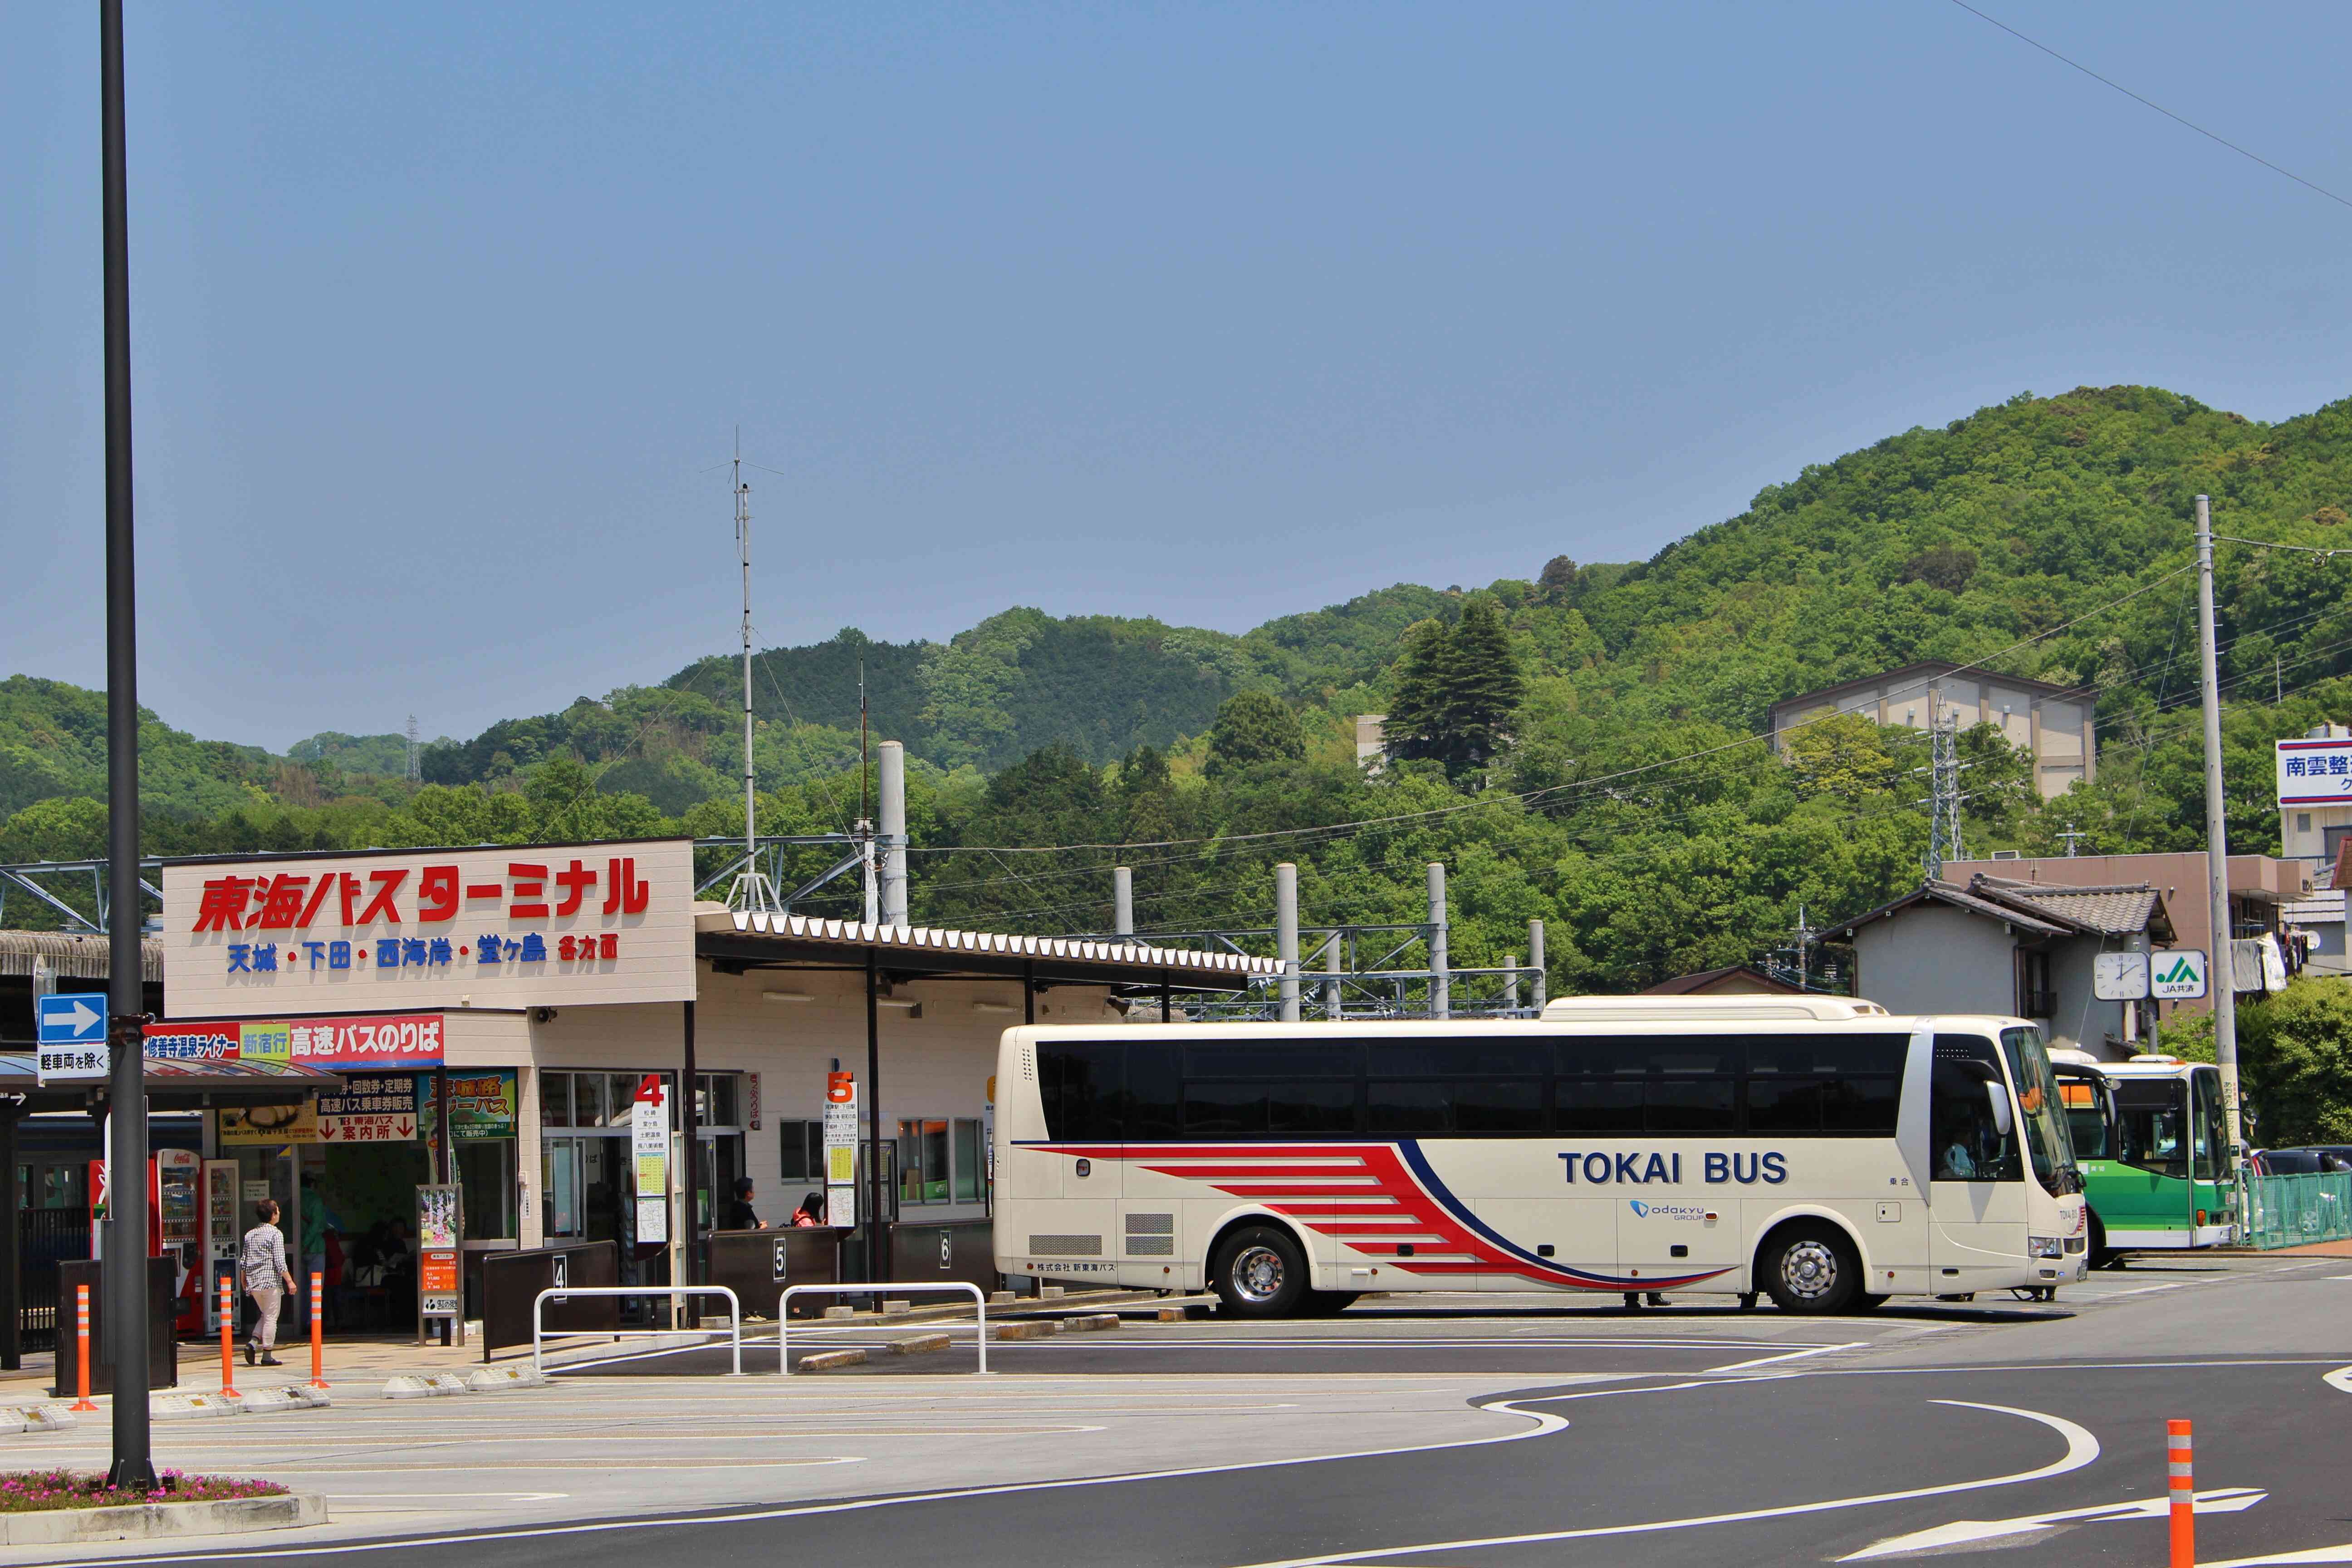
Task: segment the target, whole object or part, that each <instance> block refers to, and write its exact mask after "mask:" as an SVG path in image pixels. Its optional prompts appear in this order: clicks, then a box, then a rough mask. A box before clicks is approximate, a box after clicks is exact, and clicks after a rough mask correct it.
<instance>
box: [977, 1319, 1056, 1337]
mask: <svg viewBox="0 0 2352 1568" xmlns="http://www.w3.org/2000/svg"><path fill="white" fill-rule="evenodd" d="M1061 1331H1062V1325H1061V1324H1059V1323H1057V1322H1055V1321H1053V1320H1052V1319H1050V1318H1038V1319H1034V1320H1032V1321H1028V1322H1024V1323H999V1324H997V1325H996V1326H995V1327H994V1328H992V1329H991V1330H989V1331H988V1337H989V1338H990V1339H992V1340H1045V1339H1051V1338H1053V1337H1054V1336H1055V1334H1058V1333H1060V1332H1061Z"/></svg>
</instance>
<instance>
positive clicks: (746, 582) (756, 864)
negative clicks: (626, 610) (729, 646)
mask: <svg viewBox="0 0 2352 1568" xmlns="http://www.w3.org/2000/svg"><path fill="white" fill-rule="evenodd" d="M735 544H736V549H737V552H738V554H739V555H740V557H741V558H742V563H743V869H742V870H741V871H740V872H738V873H737V874H736V877H735V880H734V882H733V884H732V885H731V886H730V887H729V888H728V889H727V904H728V907H729V908H730V909H739V910H749V911H751V912H752V913H755V914H782V912H783V901H782V900H780V899H778V898H777V897H776V887H775V884H774V883H772V882H771V881H770V880H768V876H767V873H766V872H764V871H762V870H761V869H760V829H759V823H758V817H759V810H760V790H759V781H758V779H757V777H756V775H755V774H754V773H753V770H752V766H751V486H749V485H747V484H745V483H744V482H743V428H742V426H740V425H739V426H736V427H735Z"/></svg>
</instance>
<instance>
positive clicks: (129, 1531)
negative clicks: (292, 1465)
mask: <svg viewBox="0 0 2352 1568" xmlns="http://www.w3.org/2000/svg"><path fill="white" fill-rule="evenodd" d="M326 1522H327V1499H326V1495H325V1494H324V1493H322V1492H289V1493H288V1494H287V1495H285V1496H283V1497H251V1498H230V1499H227V1500H224V1501H220V1502H155V1503H132V1504H129V1505H127V1506H125V1507H121V1508H75V1509H57V1510H52V1511H50V1512H47V1513H12V1514H5V1515H0V1541H5V1543H6V1544H8V1545H10V1546H64V1545H68V1544H71V1543H73V1542H89V1541H152V1540H156V1539H159V1538H162V1537H164V1536H174V1535H230V1534H234V1533H236V1532H238V1531H250V1530H296V1529H299V1528H300V1527H301V1526H303V1525H306V1524H324V1523H326Z"/></svg>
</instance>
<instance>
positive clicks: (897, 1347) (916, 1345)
mask: <svg viewBox="0 0 2352 1568" xmlns="http://www.w3.org/2000/svg"><path fill="white" fill-rule="evenodd" d="M953 1343H955V1341H954V1339H953V1338H952V1337H951V1336H950V1335H947V1334H916V1335H914V1336H912V1337H911V1338H908V1339H903V1340H892V1341H891V1342H890V1353H891V1354H892V1355H932V1354H936V1353H937V1352H940V1351H943V1350H945V1349H947V1348H948V1347H949V1346H950V1345H951V1344H953Z"/></svg>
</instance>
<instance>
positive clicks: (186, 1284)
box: [154, 1149, 205, 1334]
mask: <svg viewBox="0 0 2352 1568" xmlns="http://www.w3.org/2000/svg"><path fill="white" fill-rule="evenodd" d="M204 1172H205V1162H204V1159H203V1157H202V1156H201V1155H198V1154H196V1153H194V1152H191V1151H189V1150H186V1149H158V1150H156V1151H155V1186H154V1191H155V1224H156V1230H157V1239H158V1241H159V1242H160V1244H161V1247H162V1251H163V1256H164V1257H166V1258H171V1259H172V1260H173V1270H172V1289H173V1300H176V1301H177V1302H178V1303H179V1307H178V1310H177V1311H176V1312H174V1314H173V1317H174V1319H175V1320H176V1321H175V1325H174V1326H175V1327H176V1328H177V1329H178V1331H180V1332H181V1333H184V1334H201V1333H203V1332H204V1331H205V1301H204V1291H205V1267H204V1250H203V1245H202V1244H203V1241H204V1225H203V1221H204Z"/></svg>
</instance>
